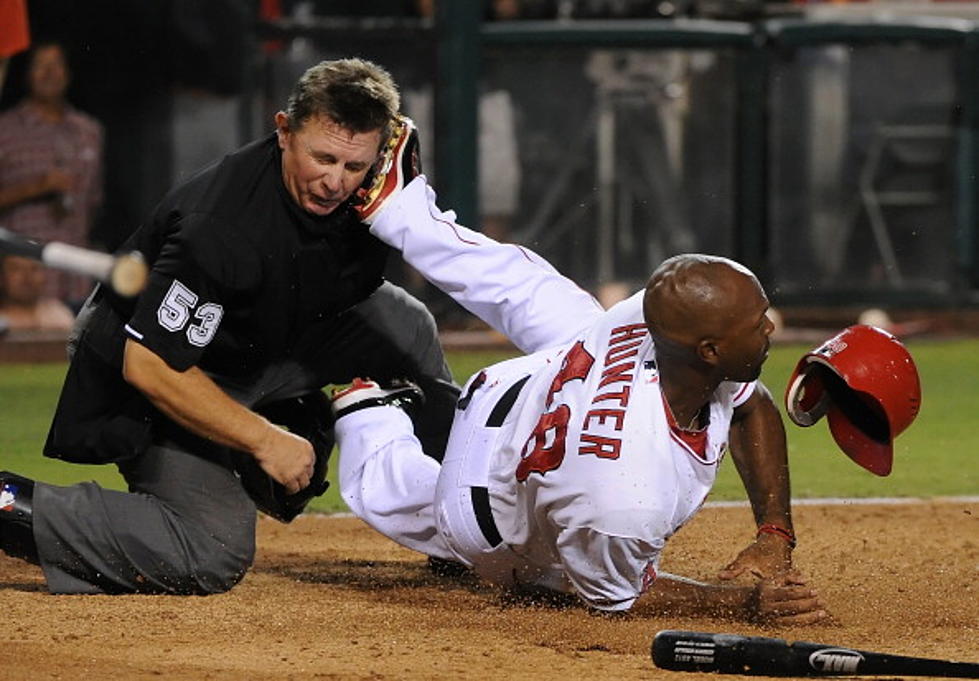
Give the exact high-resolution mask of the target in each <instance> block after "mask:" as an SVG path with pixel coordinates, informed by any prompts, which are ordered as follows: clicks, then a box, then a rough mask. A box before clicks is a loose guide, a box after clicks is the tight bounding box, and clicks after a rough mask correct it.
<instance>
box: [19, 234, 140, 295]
mask: <svg viewBox="0 0 979 681" xmlns="http://www.w3.org/2000/svg"><path fill="white" fill-rule="evenodd" d="M0 253H9V254H10V255H19V256H23V257H25V258H32V259H34V260H39V261H40V262H42V263H44V264H45V265H47V266H48V267H53V268H55V269H59V270H65V271H67V272H74V273H76V274H84V275H86V276H89V277H93V278H95V279H98V280H99V281H104V282H106V283H107V284H109V285H110V286H111V287H112V288H113V290H114V291H115V292H116V293H118V294H119V295H121V296H126V297H131V296H135V295H137V294H138V293H139V292H140V291H142V290H143V287H144V286H146V279H147V276H148V274H149V268H148V267H147V266H146V262H145V261H144V260H143V256H142V255H140V253H139V252H138V251H134V252H132V253H125V254H122V255H112V254H110V253H102V252H101V251H93V250H90V249H88V248H79V247H78V246H71V245H69V244H66V243H62V242H60V241H49V242H47V243H45V242H41V241H36V240H34V239H30V238H28V237H26V236H23V235H20V234H15V233H14V232H11V231H10V230H7V229H4V228H3V227H0Z"/></svg>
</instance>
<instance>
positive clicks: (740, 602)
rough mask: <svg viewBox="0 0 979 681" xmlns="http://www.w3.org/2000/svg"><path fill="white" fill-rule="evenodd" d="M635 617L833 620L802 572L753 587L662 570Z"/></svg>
mask: <svg viewBox="0 0 979 681" xmlns="http://www.w3.org/2000/svg"><path fill="white" fill-rule="evenodd" d="M632 612H633V613H635V614H637V615H670V616H707V617H723V618H728V619H735V620H746V621H751V622H759V623H765V624H777V625H798V624H814V623H816V622H821V621H824V620H826V619H828V618H829V613H828V612H827V611H826V608H825V606H824V605H823V602H822V599H820V597H819V595H818V594H817V593H816V591H815V590H814V589H813V588H811V587H810V586H809V585H807V584H806V583H805V581H804V580H803V579H802V578H801V577H800V576H799V575H798V573H787V574H783V575H781V576H779V577H777V578H774V579H769V580H764V581H762V582H759V583H757V584H755V585H753V586H727V585H723V584H707V583H704V582H698V581H695V580H692V579H687V578H685V577H679V576H677V575H670V574H666V573H661V574H660V575H659V576H658V577H657V578H656V581H655V582H653V585H652V587H651V588H650V589H649V590H648V591H647V592H646V593H645V594H643V595H642V596H641V597H640V598H639V600H638V601H637V602H636V604H635V605H634V606H633V607H632Z"/></svg>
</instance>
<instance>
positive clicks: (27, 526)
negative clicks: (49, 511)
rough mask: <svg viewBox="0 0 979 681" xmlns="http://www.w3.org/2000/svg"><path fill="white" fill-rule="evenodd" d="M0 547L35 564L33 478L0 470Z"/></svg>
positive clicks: (5, 551) (11, 554)
mask: <svg viewBox="0 0 979 681" xmlns="http://www.w3.org/2000/svg"><path fill="white" fill-rule="evenodd" d="M0 550H2V551H3V552H4V553H6V554H7V555H8V556H13V557H14V558H22V559H24V560H26V561H30V562H31V563H37V562H38V559H37V544H35V542H34V481H33V480H29V479H27V478H25V477H22V476H20V475H17V474H16V473H10V472H8V471H0Z"/></svg>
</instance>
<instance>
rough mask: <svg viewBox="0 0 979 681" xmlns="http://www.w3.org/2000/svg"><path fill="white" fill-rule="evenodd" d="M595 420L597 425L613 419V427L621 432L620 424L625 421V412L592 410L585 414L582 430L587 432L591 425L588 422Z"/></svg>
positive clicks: (621, 410)
mask: <svg viewBox="0 0 979 681" xmlns="http://www.w3.org/2000/svg"><path fill="white" fill-rule="evenodd" d="M592 419H596V420H597V421H598V423H599V424H603V425H604V423H605V421H606V420H607V419H614V420H615V424H614V427H615V429H616V430H622V423H623V422H624V421H625V410H624V409H592V410H591V411H589V412H588V413H587V414H585V422H584V423H583V424H582V426H581V429H582V430H588V428H589V426H590V425H591V424H590V423H588V422H589V421H590V420H592Z"/></svg>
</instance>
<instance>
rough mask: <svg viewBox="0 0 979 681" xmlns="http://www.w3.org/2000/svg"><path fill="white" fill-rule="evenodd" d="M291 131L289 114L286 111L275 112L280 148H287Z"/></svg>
mask: <svg viewBox="0 0 979 681" xmlns="http://www.w3.org/2000/svg"><path fill="white" fill-rule="evenodd" d="M290 132H291V131H290V129H289V116H288V115H286V112H285V111H279V112H278V113H276V114H275V134H276V136H277V137H278V139H279V149H285V148H286V142H288V141H289V134H290Z"/></svg>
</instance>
